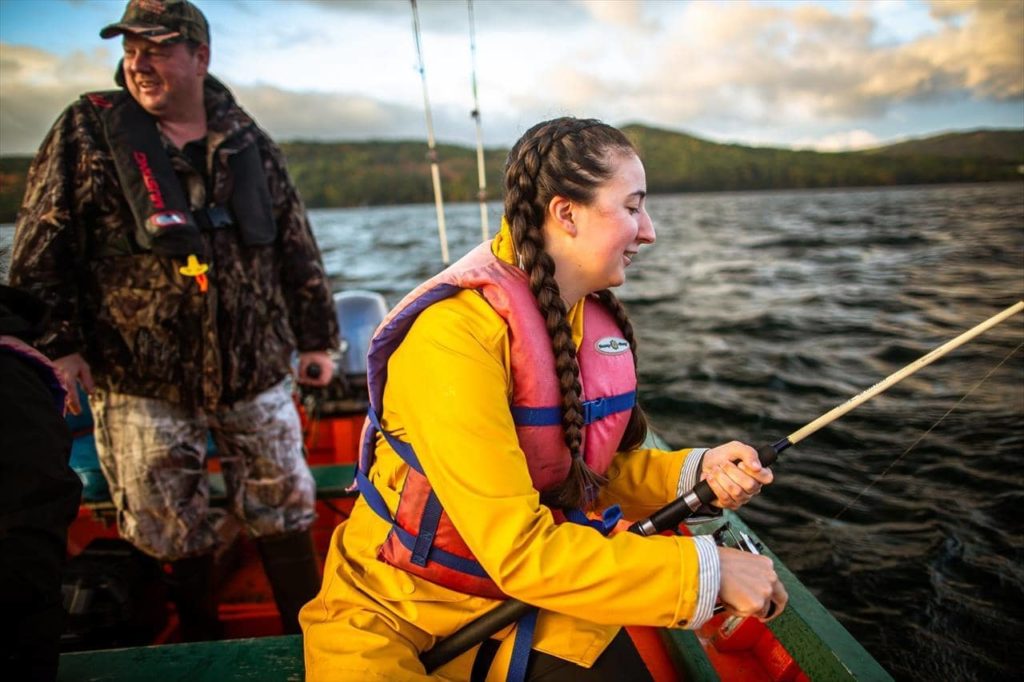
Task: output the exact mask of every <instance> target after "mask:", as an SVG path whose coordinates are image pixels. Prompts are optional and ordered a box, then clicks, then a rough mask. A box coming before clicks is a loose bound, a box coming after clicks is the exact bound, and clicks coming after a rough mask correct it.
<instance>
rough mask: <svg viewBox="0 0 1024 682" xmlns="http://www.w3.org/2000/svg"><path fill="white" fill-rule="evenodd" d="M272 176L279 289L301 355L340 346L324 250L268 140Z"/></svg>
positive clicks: (281, 160) (279, 155) (278, 153)
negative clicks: (321, 250)
mask: <svg viewBox="0 0 1024 682" xmlns="http://www.w3.org/2000/svg"><path fill="white" fill-rule="evenodd" d="M265 141H266V145H267V149H266V151H267V156H265V159H266V160H265V164H268V165H269V168H268V177H269V178H270V184H271V196H272V198H273V201H274V217H275V219H276V220H277V228H278V245H279V248H280V249H281V258H280V263H281V273H280V278H281V287H282V289H283V292H284V297H285V301H286V302H287V306H288V320H289V323H290V324H291V327H292V332H293V333H294V334H295V340H296V345H297V347H298V349H299V350H300V351H311V350H328V349H334V348H337V347H338V342H339V339H338V322H337V319H336V317H335V314H334V302H333V299H332V297H331V288H330V282H329V281H328V278H327V272H326V271H325V269H324V264H323V260H322V259H321V256H320V249H319V248H318V247H317V244H316V239H315V238H314V237H313V231H312V229H311V228H310V226H309V220H308V218H307V216H306V208H305V206H304V205H303V203H302V199H301V198H300V197H299V193H298V191H297V190H296V189H295V186H294V184H293V183H292V181H291V178H290V177H289V175H288V170H287V168H286V166H285V160H284V155H283V154H282V153H281V150H280V149H279V148H278V147H277V145H275V144H274V143H273V142H271V141H269V140H265Z"/></svg>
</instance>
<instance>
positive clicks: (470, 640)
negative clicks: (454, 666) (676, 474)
mask: <svg viewBox="0 0 1024 682" xmlns="http://www.w3.org/2000/svg"><path fill="white" fill-rule="evenodd" d="M1021 310H1024V301H1017V303H1015V304H1014V305H1012V306H1010V307H1009V308H1006V309H1005V310H1003V311H1002V312H1001V313H998V314H996V315H993V316H992V317H990V318H988V319H987V320H985V321H984V322H982V323H980V324H978V325H976V326H974V327H972V328H971V329H969V330H967V331H966V332H964V333H963V334H961V335H960V336H957V337H956V338H955V339H951V340H950V341H947V342H946V343H944V344H942V345H941V346H939V347H938V348H936V349H934V350H932V351H931V352H930V353H927V354H926V355H924V356H922V357H920V358H918V359H917V360H915V361H914V362H912V363H910V364H909V365H907V366H906V367H904V368H902V369H900V370H897V371H896V372H893V373H892V374H890V375H889V376H887V377H886V378H885V379H883V380H881V381H879V382H878V383H877V384H875V385H874V386H872V387H871V388H869V389H867V390H866V391H863V392H861V393H858V394H857V395H855V396H854V397H852V398H850V399H849V400H847V401H846V402H845V403H843V404H842V405H839V406H838V407H835V408H833V409H832V410H829V411H828V412H826V413H825V414H823V415H821V416H820V417H818V418H817V419H815V420H814V421H812V422H810V423H809V424H807V425H806V426H803V427H801V428H799V429H797V430H796V431H794V432H793V433H791V434H789V435H788V436H786V437H785V438H783V439H781V440H779V441H777V442H775V443H772V444H770V445H762V446H761V447H760V448H758V450H757V455H758V458H759V459H760V460H761V464H762V465H763V466H771V465H772V464H773V463H774V462H775V460H776V459H777V458H778V455H779V453H781V452H782V451H783V450H785V449H787V448H789V447H791V446H793V445H796V444H797V443H799V442H800V441H802V440H803V439H805V438H807V437H808V436H810V435H811V434H813V433H815V432H817V431H819V430H820V429H822V428H824V427H825V426H827V425H828V424H831V423H832V422H834V421H835V420H836V419H839V418H840V417H842V416H843V415H844V414H846V413H847V412H849V411H850V410H852V409H854V408H855V407H857V406H858V405H861V404H863V403H865V402H867V401H868V400H871V399H872V398H874V397H875V396H877V395H878V394H879V393H882V392H883V391H885V390H887V389H889V388H891V387H892V386H894V385H895V384H897V383H899V382H900V381H902V380H903V379H906V378H907V377H908V376H910V375H911V374H913V373H915V372H917V371H918V370H920V369H922V368H924V367H927V366H928V365H930V364H931V363H933V362H935V361H936V360H938V359H939V358H941V357H942V356H944V355H946V354H947V353H949V352H950V351H952V350H954V349H956V348H959V347H960V346H962V345H963V344H965V343H967V342H968V341H970V340H971V339H973V338H974V337H976V336H978V335H979V334H982V333H984V332H986V331H988V330H989V329H991V328H992V327H994V326H996V325H997V324H999V323H1000V322H1003V321H1004V320H1006V319H1007V318H1009V317H1012V316H1013V315H1016V314H1017V313H1019V312H1020V311H1021ZM714 500H715V493H714V491H713V490H712V489H711V486H710V485H708V482H707V481H706V480H705V481H701V482H699V483H698V484H697V485H695V486H694V487H693V490H691V491H690V492H688V493H686V494H684V495H682V496H681V497H678V498H676V499H675V500H673V501H672V502H670V503H669V504H667V505H665V506H664V507H662V508H661V509H659V510H658V511H656V512H654V513H653V514H651V515H650V516H649V517H647V518H646V519H643V520H640V521H636V522H635V523H633V524H632V525H630V526H629V528H628V529H627V531H628V532H630V533H635V534H637V535H643V536H650V535H655V534H658V533H661V532H664V531H666V530H671V529H674V528H676V527H678V526H679V524H680V523H682V522H683V521H685V520H686V519H687V518H689V517H690V516H692V515H693V514H694V513H695V512H696V511H697V510H698V509H700V508H701V507H702V506H704V505H706V504H711V503H712V502H713V501H714ZM535 608H536V607H535V606H533V605H531V604H527V603H526V602H523V601H519V600H518V599H507V600H505V601H504V602H502V603H501V604H499V605H498V606H496V607H495V608H493V609H491V610H490V611H488V612H487V613H485V614H484V615H482V616H480V617H479V618H477V619H476V620H474V621H472V622H470V623H469V624H467V625H466V626H465V627H463V628H462V629H461V630H458V631H456V632H455V633H453V634H451V635H450V636H448V637H446V638H444V639H442V640H441V641H439V642H438V643H437V644H436V645H435V646H434V647H433V648H432V649H429V650H427V651H425V652H423V654H422V655H421V656H420V662H422V663H423V666H424V667H425V668H426V670H427V672H428V673H430V672H432V671H433V670H436V669H437V668H438V667H440V666H442V665H444V664H445V663H447V662H448V661H450V660H452V659H453V658H455V657H456V656H458V655H459V654H462V653H464V652H466V651H469V650H470V649H471V648H473V647H474V646H476V645H477V644H479V643H481V642H483V641H485V640H487V639H488V638H489V637H490V636H491V635H493V634H495V633H497V632H499V631H501V630H502V629H504V628H506V627H508V626H509V625H511V624H512V623H515V622H516V621H518V620H519V619H520V618H522V617H523V616H526V615H527V614H529V613H530V611H532V610H533V609H535Z"/></svg>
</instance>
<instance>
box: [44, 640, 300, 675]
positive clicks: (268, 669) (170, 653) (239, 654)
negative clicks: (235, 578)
mask: <svg viewBox="0 0 1024 682" xmlns="http://www.w3.org/2000/svg"><path fill="white" fill-rule="evenodd" d="M303 676H304V668H303V663H302V637H300V636H299V635H289V636H284V637H260V638H256V639H229V640H224V641H220V642H197V643H195V644H165V645H163V646H147V647H135V648H131V649H110V650H106V651H85V652H80V653H67V654H63V655H61V657H60V668H59V669H58V671H57V680H58V682H114V681H115V680H116V681H118V682H130V681H134V680H138V681H139V682H149V681H150V680H159V682H226V681H227V680H232V681H238V682H264V681H265V682H302V679H303Z"/></svg>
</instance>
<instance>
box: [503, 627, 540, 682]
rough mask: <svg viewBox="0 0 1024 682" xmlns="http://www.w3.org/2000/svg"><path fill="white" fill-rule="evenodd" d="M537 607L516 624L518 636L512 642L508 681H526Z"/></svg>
mask: <svg viewBox="0 0 1024 682" xmlns="http://www.w3.org/2000/svg"><path fill="white" fill-rule="evenodd" d="M537 612H538V610H537V609H532V610H531V611H530V612H529V613H528V614H526V615H525V616H523V617H522V618H520V619H519V622H518V623H517V624H516V638H515V641H514V642H513V643H512V660H511V661H509V664H508V675H507V676H506V678H505V679H507V680H508V682H524V680H525V679H526V664H527V663H529V662H530V650H531V649H532V648H533V631H534V630H535V629H536V627H537Z"/></svg>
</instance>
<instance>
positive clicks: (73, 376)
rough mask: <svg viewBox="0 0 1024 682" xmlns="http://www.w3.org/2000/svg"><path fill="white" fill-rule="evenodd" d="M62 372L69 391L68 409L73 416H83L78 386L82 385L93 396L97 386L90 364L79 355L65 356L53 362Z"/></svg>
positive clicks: (62, 377)
mask: <svg viewBox="0 0 1024 682" xmlns="http://www.w3.org/2000/svg"><path fill="white" fill-rule="evenodd" d="M53 364H54V365H55V366H56V367H57V371H58V372H60V379H61V381H62V382H63V383H64V388H66V389H67V390H68V409H69V410H70V411H71V414H82V404H81V403H80V402H79V401H78V384H81V385H82V388H83V389H85V392H86V393H87V394H89V395H92V392H93V391H94V390H96V385H95V384H94V383H93V381H92V371H91V370H90V369H89V363H88V362H86V361H85V358H83V357H82V356H81V355H80V354H78V353H72V354H71V355H65V356H64V357H61V358H57V359H56V360H54V361H53Z"/></svg>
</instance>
